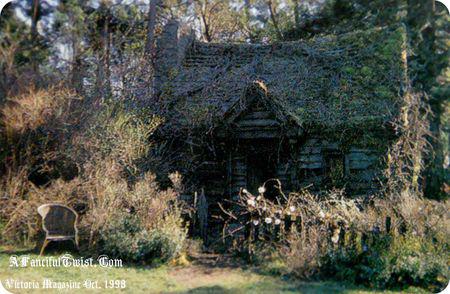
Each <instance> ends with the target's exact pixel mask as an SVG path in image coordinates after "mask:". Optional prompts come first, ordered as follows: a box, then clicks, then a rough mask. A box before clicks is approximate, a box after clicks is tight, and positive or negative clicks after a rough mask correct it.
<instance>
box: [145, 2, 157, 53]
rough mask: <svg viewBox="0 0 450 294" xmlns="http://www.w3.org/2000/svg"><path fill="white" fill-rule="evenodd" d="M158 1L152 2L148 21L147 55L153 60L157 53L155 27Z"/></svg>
mask: <svg viewBox="0 0 450 294" xmlns="http://www.w3.org/2000/svg"><path fill="white" fill-rule="evenodd" d="M157 2H159V1H158V0H150V4H149V6H148V21H147V40H146V42H145V54H146V55H148V56H150V57H151V58H153V55H154V53H155V27H156V9H157V6H158V3H157Z"/></svg>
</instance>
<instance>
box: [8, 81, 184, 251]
mask: <svg viewBox="0 0 450 294" xmlns="http://www.w3.org/2000/svg"><path fill="white" fill-rule="evenodd" d="M74 99H77V98H76V97H75V96H74V95H73V93H72V92H70V91H67V90H65V89H63V88H53V89H49V90H39V91H30V92H29V93H27V94H24V95H21V96H19V97H15V98H13V99H11V101H10V102H9V103H7V104H6V105H5V106H4V107H3V109H2V110H1V111H2V114H3V116H2V125H1V130H2V133H1V135H2V136H1V137H2V141H3V144H2V146H3V148H4V152H5V153H6V156H5V157H4V158H3V168H4V170H5V174H4V175H3V177H2V182H1V188H2V191H3V195H2V197H1V199H0V201H1V207H0V219H1V220H2V222H3V223H4V228H3V232H2V241H3V242H16V244H17V242H24V243H28V244H31V243H33V242H34V241H36V237H37V233H38V232H39V229H40V223H39V217H38V215H37V212H36V208H37V207H38V206H39V205H41V204H44V203H49V202H59V203H64V204H66V205H69V206H71V207H73V208H74V209H75V210H76V211H78V213H79V214H80V222H79V227H80V237H81V241H82V242H81V244H82V248H83V250H89V251H91V252H98V253H101V252H102V250H106V247H105V246H106V244H108V245H109V246H110V247H111V246H114V244H113V243H114V241H113V240H109V241H108V242H107V243H105V240H106V234H104V233H105V229H107V228H109V229H111V226H114V224H115V222H114V220H117V219H119V218H126V217H133V218H136V219H138V221H139V223H140V225H141V226H142V230H146V231H148V232H156V230H158V232H159V233H160V234H161V233H163V234H165V235H167V236H170V238H171V239H174V240H175V241H174V242H175V243H176V244H172V243H171V244H172V245H171V246H172V247H171V248H173V250H172V251H171V254H170V255H175V254H177V253H178V252H179V251H180V250H181V247H182V246H183V243H184V239H185V237H186V232H185V229H184V224H183V223H182V222H181V210H180V208H179V205H178V202H177V198H178V193H177V192H175V191H174V190H171V189H168V190H161V189H160V188H159V185H158V183H157V182H156V178H155V176H154V175H153V174H152V173H151V172H149V171H148V161H149V160H148V159H149V158H148V152H149V149H150V148H151V144H150V143H149V140H148V139H149V136H150V135H151V133H152V132H153V131H154V130H155V129H156V127H157V126H158V125H159V123H160V121H161V120H160V119H159V118H158V117H155V116H153V115H150V114H149V113H146V112H145V110H142V109H126V108H125V107H124V106H123V104H120V103H115V102H109V103H105V104H103V105H101V106H99V107H96V108H92V109H89V108H88V107H85V106H84V104H82V103H75V102H74V101H75V100H74ZM74 103H75V104H74ZM69 163H70V164H71V165H72V166H75V167H76V168H75V170H76V172H75V173H74V175H73V176H72V177H69V178H67V177H63V172H64V171H65V170H67V165H68V164H69ZM33 174H37V175H41V176H42V175H46V178H45V182H44V183H36V182H35V181H33V179H34V178H33V177H30V175H33ZM117 225H118V224H117ZM112 229H113V231H117V230H116V229H118V228H112ZM122 233H124V235H123V236H122V237H121V240H123V239H124V238H125V237H124V236H128V237H129V238H130V239H133V238H134V236H133V235H132V234H130V232H126V231H125V232H122ZM166 241H167V240H166ZM132 242H134V241H133V240H132ZM171 242H172V241H171ZM116 245H117V244H116ZM158 246H159V245H158ZM119 247H120V246H118V248H119ZM127 249H129V248H127ZM132 254H133V252H132Z"/></svg>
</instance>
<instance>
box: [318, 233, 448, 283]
mask: <svg viewBox="0 0 450 294" xmlns="http://www.w3.org/2000/svg"><path fill="white" fill-rule="evenodd" d="M449 257H450V255H449V254H448V245H446V244H442V243H436V242H433V241H431V240H427V239H424V238H421V237H417V236H413V235H411V234H409V235H406V236H396V237H394V236H386V235H383V236H379V237H377V240H376V241H375V243H374V244H372V246H370V247H369V248H368V249H367V250H362V251H358V250H355V249H354V248H339V249H337V250H331V251H329V252H328V253H327V254H326V255H324V256H323V258H322V263H323V264H322V267H321V271H322V274H323V275H324V276H330V275H331V276H333V277H335V278H336V279H339V280H346V281H350V282H353V283H363V284H365V285H367V286H371V287H378V288H392V287H404V286H411V285H413V286H421V287H424V288H429V289H430V290H434V291H437V290H439V289H443V288H444V287H445V286H446V283H447V282H448V278H449V272H448V267H447V262H448V260H449Z"/></svg>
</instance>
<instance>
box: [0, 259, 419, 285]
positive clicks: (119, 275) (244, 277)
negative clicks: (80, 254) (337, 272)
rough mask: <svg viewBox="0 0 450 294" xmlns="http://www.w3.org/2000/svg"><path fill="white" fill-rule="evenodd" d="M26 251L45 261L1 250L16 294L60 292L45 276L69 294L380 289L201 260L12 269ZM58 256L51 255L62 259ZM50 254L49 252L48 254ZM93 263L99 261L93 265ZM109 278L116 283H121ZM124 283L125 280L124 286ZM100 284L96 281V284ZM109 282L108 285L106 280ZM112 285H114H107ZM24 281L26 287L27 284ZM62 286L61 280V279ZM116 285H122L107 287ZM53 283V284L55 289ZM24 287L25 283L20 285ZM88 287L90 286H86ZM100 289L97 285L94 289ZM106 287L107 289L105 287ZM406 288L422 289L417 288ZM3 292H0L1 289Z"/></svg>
mask: <svg viewBox="0 0 450 294" xmlns="http://www.w3.org/2000/svg"><path fill="white" fill-rule="evenodd" d="M14 255H17V256H19V257H21V256H24V255H28V256H29V257H30V260H44V259H43V258H41V257H39V256H37V255H36V254H34V253H30V252H27V251H8V252H6V251H3V252H2V253H0V280H1V282H2V284H3V286H4V287H5V288H7V290H9V291H10V292H12V293H61V290H58V289H56V288H53V289H43V285H44V280H45V279H47V280H46V281H47V285H49V284H48V281H52V282H56V283H58V282H72V287H73V285H80V289H71V290H67V289H66V290H64V292H65V293H73V292H77V293H83V292H97V293H98V292H116V293H119V292H121V293H124V292H125V293H369V292H370V293H376V292H377V291H371V290H368V289H364V288H359V287H355V286H350V285H345V284H341V283H337V282H301V281H294V280H289V279H283V278H282V277H277V276H271V275H264V274H261V273H258V271H257V270H255V269H254V268H246V269H243V268H241V267H236V266H227V265H223V264H222V265H220V266H218V265H215V264H214V263H213V264H203V263H200V262H197V261H194V262H192V263H191V264H189V265H186V266H161V267H157V268H151V267H144V266H127V265H124V266H123V267H121V268H119V267H115V268H102V267H99V266H96V267H91V266H89V267H84V268H80V267H40V268H39V267H38V268H36V267H30V266H27V267H23V268H22V267H11V266H10V257H11V256H14ZM58 256H59V255H52V257H55V258H56V257H58ZM47 257H48V256H47ZM94 264H95V263H94ZM8 280H9V282H10V283H11V280H15V281H16V282H17V281H18V282H20V281H22V282H28V283H27V284H28V285H31V284H32V283H29V282H35V283H34V285H38V287H39V289H32V290H30V289H23V288H22V289H17V288H16V289H12V288H8V287H7V286H6V285H7V281H8ZM110 281H117V282H116V283H117V284H114V282H110ZM121 281H125V284H123V283H124V282H121ZM95 282H97V284H96V283H95ZM105 283H107V284H105ZM108 283H111V284H108ZM24 284H25V283H23V284H22V285H24ZM60 285H61V283H60ZM106 285H109V287H113V286H117V287H118V288H116V289H114V288H106V287H105V286H106ZM54 286H55V284H52V287H54ZM22 287H23V286H22ZM86 287H89V289H87V288H86ZM92 287H97V288H96V289H91V288H92ZM105 290H107V291H105ZM408 290H410V291H408V292H416V293H420V292H422V291H421V290H419V289H417V288H414V289H408ZM0 293H2V291H1V290H0Z"/></svg>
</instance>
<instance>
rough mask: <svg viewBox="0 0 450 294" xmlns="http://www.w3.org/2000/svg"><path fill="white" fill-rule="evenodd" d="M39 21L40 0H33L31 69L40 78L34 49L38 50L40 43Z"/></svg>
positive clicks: (34, 75)
mask: <svg viewBox="0 0 450 294" xmlns="http://www.w3.org/2000/svg"><path fill="white" fill-rule="evenodd" d="M38 22H39V0H33V2H32V6H31V44H32V47H33V49H32V51H33V53H32V56H31V69H32V74H33V77H34V78H35V79H37V78H38V74H39V73H38V70H39V68H38V63H37V60H36V57H35V54H34V50H36V47H37V45H38V35H39V34H38V31H37V25H38Z"/></svg>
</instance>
